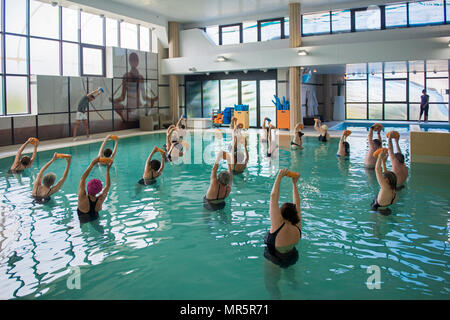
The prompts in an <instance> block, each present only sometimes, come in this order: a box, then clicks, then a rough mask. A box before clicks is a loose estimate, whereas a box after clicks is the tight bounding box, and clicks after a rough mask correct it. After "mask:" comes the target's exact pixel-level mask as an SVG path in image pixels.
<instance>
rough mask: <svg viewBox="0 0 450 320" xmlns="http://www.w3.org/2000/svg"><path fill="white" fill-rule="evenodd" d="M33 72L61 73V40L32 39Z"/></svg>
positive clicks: (31, 69) (31, 70)
mask: <svg viewBox="0 0 450 320" xmlns="http://www.w3.org/2000/svg"><path fill="white" fill-rule="evenodd" d="M30 64H31V65H30V72H31V74H47V75H55V76H57V75H59V42H58V41H52V40H41V39H30Z"/></svg>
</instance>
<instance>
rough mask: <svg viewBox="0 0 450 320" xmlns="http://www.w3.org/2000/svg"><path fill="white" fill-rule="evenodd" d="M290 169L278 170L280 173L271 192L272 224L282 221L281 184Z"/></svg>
mask: <svg viewBox="0 0 450 320" xmlns="http://www.w3.org/2000/svg"><path fill="white" fill-rule="evenodd" d="M287 172H288V169H281V170H280V171H278V175H277V177H276V179H275V183H274V184H273V187H272V192H271V193H270V222H271V224H272V226H274V225H278V224H279V223H281V220H282V217H281V212H280V205H279V198H280V185H281V179H282V178H283V177H284V176H286V174H287Z"/></svg>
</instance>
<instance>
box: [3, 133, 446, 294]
mask: <svg viewBox="0 0 450 320" xmlns="http://www.w3.org/2000/svg"><path fill="white" fill-rule="evenodd" d="M383 137H384V135H383ZM230 138H231V136H226V137H225V138H224V140H223V141H222V140H221V139H217V137H216V135H215V134H214V133H208V134H205V135H204V136H202V135H201V134H197V135H195V136H194V134H192V135H191V137H190V138H189V140H188V141H190V144H191V148H190V149H189V152H187V154H188V155H187V156H186V157H188V158H189V159H190V161H189V162H190V163H189V164H171V163H166V167H165V169H164V172H163V175H162V176H161V177H160V178H158V182H157V183H156V184H153V185H149V186H142V185H139V184H137V181H138V180H139V179H140V178H141V177H142V173H143V169H144V164H145V161H146V159H147V157H148V154H149V153H150V152H151V150H152V149H153V146H154V145H158V146H162V145H163V144H164V143H165V135H164V134H150V135H145V136H138V137H130V138H124V139H121V140H120V141H119V147H118V151H117V156H116V158H115V162H114V164H113V166H112V168H111V189H110V191H109V195H108V198H107V200H106V201H105V203H104V205H103V210H102V211H101V212H100V218H99V220H98V221H97V222H91V223H86V224H83V225H80V222H79V220H78V217H77V213H76V209H77V189H78V184H79V179H80V176H81V174H82V173H83V172H84V170H85V169H86V168H87V167H88V165H89V163H90V162H91V160H92V159H93V158H95V157H96V156H97V153H98V148H99V146H100V142H99V143H91V144H86V145H81V146H77V147H71V148H65V149H59V150H57V151H58V152H61V153H69V154H72V164H71V167H70V172H69V177H68V178H67V181H66V182H65V184H64V186H63V187H62V189H61V191H60V192H58V193H56V194H55V195H53V196H52V199H51V201H50V202H49V203H47V204H44V205H41V204H34V203H33V199H32V197H31V190H32V183H33V179H34V178H35V177H36V175H37V173H38V172H39V168H40V167H42V166H43V165H44V164H45V163H46V162H47V161H49V160H50V158H51V157H52V155H53V153H54V151H42V152H39V153H38V156H37V159H36V161H35V162H34V164H33V166H32V168H31V169H28V170H27V171H25V173H23V174H22V175H12V174H8V173H7V171H8V169H9V167H10V165H11V162H12V158H7V159H0V190H1V192H0V210H1V211H0V299H14V298H21V299H35V298H40V299H170V300H172V299H207V300H210V299H211V300H215V299H238V300H239V299H274V298H281V299H448V298H449V293H450V292H449V291H450V284H449V272H450V268H449V262H450V249H449V247H447V245H449V246H450V243H449V225H450V219H449V218H450V216H449V208H450V199H449V194H450V184H449V181H450V170H449V169H448V168H449V167H448V166H445V165H428V164H415V163H414V164H410V163H409V160H410V155H409V150H408V144H407V142H405V140H401V141H400V145H401V147H402V151H403V153H404V154H405V157H406V162H407V164H408V166H410V177H409V180H408V182H407V186H406V188H405V189H404V190H402V191H400V193H399V200H398V202H397V203H396V204H394V205H393V206H392V214H391V215H390V216H388V217H385V216H381V215H379V214H377V213H376V212H373V211H371V209H370V204H371V202H372V199H373V198H374V196H375V195H376V194H377V192H378V190H379V186H378V183H377V180H376V177H375V174H374V172H366V171H365V169H364V165H363V163H364V157H365V153H366V151H367V143H366V138H363V137H356V136H354V137H352V136H350V137H349V138H348V139H347V141H348V142H349V143H350V153H351V156H350V159H348V160H339V158H337V157H336V151H337V149H338V143H337V142H338V139H337V138H332V139H331V140H330V141H329V142H328V143H326V144H325V143H319V142H318V141H317V138H315V137H314V138H313V137H306V138H305V137H304V149H303V150H301V151H291V150H289V149H288V148H285V147H283V146H282V147H281V150H280V151H279V153H278V156H279V160H278V161H272V162H270V161H269V160H268V159H267V158H266V157H265V156H264V151H263V150H262V148H261V144H260V143H259V140H258V139H259V136H257V135H256V133H254V132H249V133H248V142H249V154H250V161H249V165H248V168H247V170H246V171H245V172H244V173H243V174H241V175H235V176H234V177H233V186H232V190H231V194H230V196H229V197H228V198H227V200H226V206H225V208H224V209H223V210H221V211H217V212H211V211H207V210H206V209H204V208H203V206H202V200H203V196H204V195H205V193H206V191H207V189H208V185H209V179H210V174H211V168H212V163H211V162H210V163H205V161H204V159H205V157H202V154H203V155H205V154H209V155H210V157H212V158H215V154H214V152H211V151H212V150H214V149H215V148H221V149H225V150H227V146H228V143H229V141H230ZM384 143H385V144H386V141H384ZM282 145H283V144H282ZM208 146H210V147H208ZM157 157H158V158H159V155H158V156H157ZM202 160H203V161H202ZM65 164H66V163H65V161H62V160H60V161H56V162H55V163H54V164H53V165H52V167H50V169H49V170H50V171H53V172H55V173H56V174H57V175H58V177H61V175H62V172H63V170H64V167H65ZM283 167H288V168H289V169H290V170H293V171H297V172H300V174H301V177H300V179H299V191H300V197H301V209H302V239H301V240H300V242H299V244H298V245H297V249H298V251H299V260H298V262H297V263H296V264H295V265H293V266H292V267H290V269H286V270H280V269H279V267H277V266H275V265H273V264H272V263H270V262H268V261H267V260H266V259H265V258H264V256H263V254H264V246H265V245H264V236H265V234H266V232H267V231H268V230H269V228H270V217H269V200H270V193H271V190H272V186H273V183H274V180H275V177H276V174H277V172H278V169H279V168H283ZM388 167H390V163H389V162H388ZM221 168H225V163H222V164H221ZM105 173H106V170H105V168H104V167H96V168H94V169H93V170H92V172H91V175H90V177H89V179H90V178H99V179H101V180H102V181H103V182H104V181H105ZM285 201H289V202H291V201H292V184H291V181H290V180H289V179H287V178H285V179H283V181H282V184H281V196H280V204H281V203H283V202H285ZM369 266H377V267H379V269H380V279H379V280H380V281H379V284H380V288H379V289H372V290H369V288H368V286H367V281H368V278H369V276H370V275H371V274H370V273H368V267H369ZM77 267H78V268H79V269H76V268H77ZM76 270H79V272H80V273H79V284H80V288H79V289H77V288H73V287H72V289H71V288H70V286H68V283H69V278H70V277H72V275H73V274H74V273H76V272H77V271H76ZM280 271H281V272H280ZM278 276H280V277H281V279H280V280H279V282H277V279H278ZM266 285H267V286H266ZM276 287H278V288H279V291H280V292H281V296H277V294H276V292H274V291H273V288H276ZM267 288H269V289H267Z"/></svg>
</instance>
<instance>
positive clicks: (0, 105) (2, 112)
mask: <svg viewBox="0 0 450 320" xmlns="http://www.w3.org/2000/svg"><path fill="white" fill-rule="evenodd" d="M4 106H5V105H4V103H3V76H0V116H3V115H5V108H4ZM2 145H3V144H2Z"/></svg>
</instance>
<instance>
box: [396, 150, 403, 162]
mask: <svg viewBox="0 0 450 320" xmlns="http://www.w3.org/2000/svg"><path fill="white" fill-rule="evenodd" d="M394 155H395V157H396V158H397V160H398V161H400V163H405V156H404V155H403V154H401V152H397V153H395V154H394Z"/></svg>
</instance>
